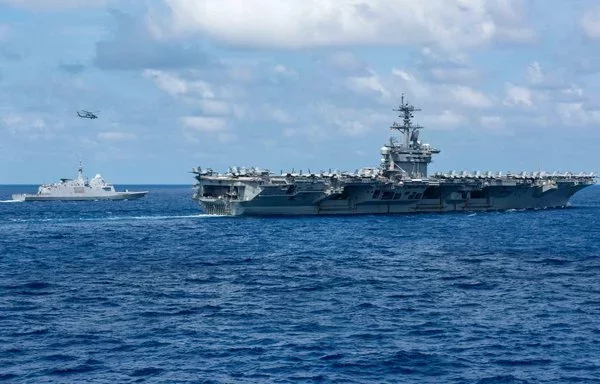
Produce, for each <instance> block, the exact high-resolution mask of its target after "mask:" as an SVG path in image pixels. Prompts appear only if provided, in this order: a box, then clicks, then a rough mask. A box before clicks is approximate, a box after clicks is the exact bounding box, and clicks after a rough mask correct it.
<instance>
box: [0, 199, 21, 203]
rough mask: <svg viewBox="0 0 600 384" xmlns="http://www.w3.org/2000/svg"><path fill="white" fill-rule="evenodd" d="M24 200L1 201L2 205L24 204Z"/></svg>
mask: <svg viewBox="0 0 600 384" xmlns="http://www.w3.org/2000/svg"><path fill="white" fill-rule="evenodd" d="M22 202H23V200H0V203H22Z"/></svg>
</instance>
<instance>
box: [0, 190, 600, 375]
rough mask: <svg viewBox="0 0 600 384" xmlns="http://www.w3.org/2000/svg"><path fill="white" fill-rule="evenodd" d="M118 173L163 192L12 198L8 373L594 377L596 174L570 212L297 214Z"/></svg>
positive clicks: (6, 195)
mask: <svg viewBox="0 0 600 384" xmlns="http://www.w3.org/2000/svg"><path fill="white" fill-rule="evenodd" d="M123 188H129V189H130V190H136V189H137V190H139V189H149V190H150V193H149V194H148V195H147V196H146V197H145V198H143V199H140V200H135V201H117V202H102V201H98V202H30V203H8V202H3V203H0V382H7V383H82V382H85V383H138V382H151V383H313V382H318V383H579V382H581V383H594V382H600V186H593V187H590V188H587V189H584V190H583V191H581V192H579V193H578V194H577V195H575V196H574V198H573V199H572V200H571V203H572V207H570V208H567V209H556V210H539V211H525V212H520V211H515V212H494V213H468V212H467V213H450V214H410V215H395V216H394V215H392V216H355V217H348V216H346V217H301V218H292V217H287V218H227V217H211V216H206V215H203V214H202V213H201V211H200V208H199V206H198V205H197V204H195V203H194V202H193V201H192V199H191V195H192V193H193V190H192V188H191V187H190V186H119V189H123ZM27 191H35V186H30V187H23V186H2V187H0V200H2V201H6V200H9V199H10V194H11V193H15V192H27Z"/></svg>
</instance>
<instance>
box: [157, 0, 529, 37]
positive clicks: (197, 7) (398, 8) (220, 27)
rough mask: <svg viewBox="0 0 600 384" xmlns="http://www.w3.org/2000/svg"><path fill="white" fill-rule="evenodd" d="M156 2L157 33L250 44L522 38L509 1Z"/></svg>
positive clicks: (257, 0) (517, 12)
mask: <svg viewBox="0 0 600 384" xmlns="http://www.w3.org/2000/svg"><path fill="white" fill-rule="evenodd" d="M164 1H165V3H166V4H167V5H168V7H169V8H170V10H171V12H170V13H171V14H170V18H169V19H168V20H163V21H162V22H161V23H159V24H158V26H157V28H160V30H161V31H162V33H163V34H164V35H170V36H189V35H194V34H200V35H203V36H211V37H213V38H215V39H217V40H219V41H221V42H225V43H228V44H234V45H243V46H253V47H275V48H285V49H297V48H305V47H323V46H347V45H363V44H368V45H389V44H437V45H439V46H441V47H444V48H445V49H460V48H465V47H473V46H480V45H483V44H487V43H489V42H491V41H493V40H494V39H495V38H496V37H497V36H500V37H501V38H502V39H505V40H513V39H517V40H523V37H522V35H523V33H518V32H516V31H520V30H526V26H522V25H521V24H520V20H519V18H520V17H521V16H522V15H521V14H520V12H519V7H518V6H516V5H515V4H516V3H520V1H517V0H513V1H511V0H473V1H470V2H467V1H464V0H428V1H427V2H423V1H421V0H403V1H398V0H306V1H290V2H286V1H280V0H256V1H253V2H248V1H246V0H221V1H212V0H164ZM273 31H277V33H273ZM509 32H510V33H509ZM527 34H531V33H530V32H527Z"/></svg>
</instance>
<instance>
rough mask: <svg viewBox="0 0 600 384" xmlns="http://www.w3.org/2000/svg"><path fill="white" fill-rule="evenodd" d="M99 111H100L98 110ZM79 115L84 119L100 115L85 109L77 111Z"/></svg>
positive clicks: (95, 117)
mask: <svg viewBox="0 0 600 384" xmlns="http://www.w3.org/2000/svg"><path fill="white" fill-rule="evenodd" d="M96 113H98V112H96ZM77 116H79V117H81V118H82V119H97V118H98V115H96V114H94V113H92V112H89V111H85V110H83V109H82V110H81V111H77Z"/></svg>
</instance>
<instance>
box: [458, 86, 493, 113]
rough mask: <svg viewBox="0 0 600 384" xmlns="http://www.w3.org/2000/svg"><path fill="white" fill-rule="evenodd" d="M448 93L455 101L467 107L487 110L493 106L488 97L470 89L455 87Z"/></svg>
mask: <svg viewBox="0 0 600 384" xmlns="http://www.w3.org/2000/svg"><path fill="white" fill-rule="evenodd" d="M450 93H451V94H452V96H454V97H455V98H456V101H458V102H459V103H460V104H462V105H465V106H467V107H475V108H487V107H491V106H492V105H493V102H492V100H491V99H490V97H489V96H487V95H485V94H484V93H483V92H479V91H476V90H474V89H473V88H471V87H467V86H462V85H461V86H456V87H454V88H452V89H451V90H450Z"/></svg>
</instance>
